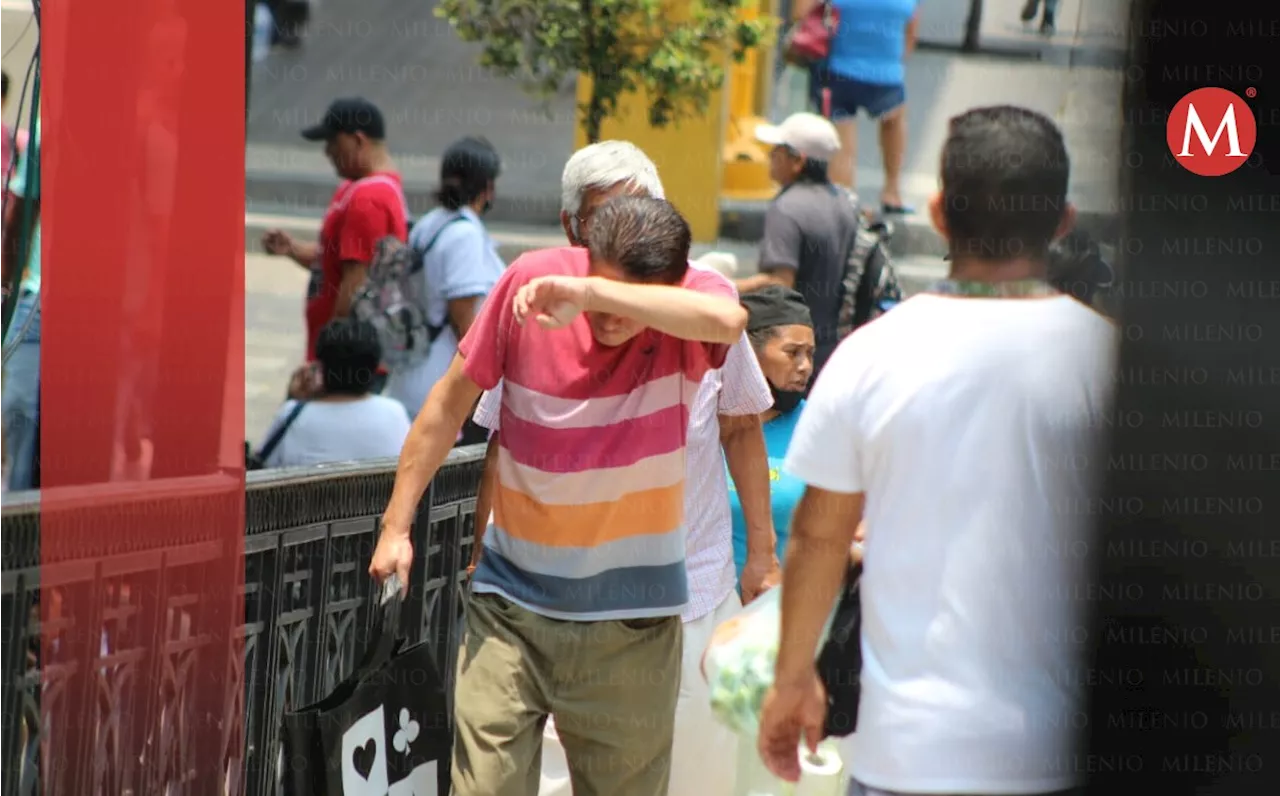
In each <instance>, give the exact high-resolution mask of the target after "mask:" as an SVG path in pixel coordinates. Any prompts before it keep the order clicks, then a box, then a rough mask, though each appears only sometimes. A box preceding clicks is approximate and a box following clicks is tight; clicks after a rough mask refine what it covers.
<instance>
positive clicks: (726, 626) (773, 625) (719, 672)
mask: <svg viewBox="0 0 1280 796" xmlns="http://www.w3.org/2000/svg"><path fill="white" fill-rule="evenodd" d="M782 589H783V587H782V586H778V587H777V588H773V589H770V590H769V591H767V592H765V593H764V594H762V595H760V596H759V597H757V598H756V599H755V600H753V601H751V603H750V604H749V605H748V606H747V607H746V608H744V609H742V612H741V613H739V614H738V615H737V616H735V617H733V618H732V619H730V620H728V621H727V622H724V623H723V624H721V625H720V626H719V627H717V628H716V630H715V632H714V633H712V635H711V641H710V642H708V643H707V649H706V651H705V652H704V653H703V654H702V674H703V676H704V677H705V678H706V680H707V687H708V691H709V692H710V694H711V710H712V712H713V713H714V714H715V716H716V718H717V719H718V720H719V721H720V722H721V723H722V724H724V725H725V726H726V727H728V728H729V729H731V730H733V731H734V732H736V733H739V734H742V735H745V736H747V737H749V738H754V737H756V733H757V731H758V730H759V728H760V707H761V705H762V704H763V702H764V695H765V692H766V691H768V690H769V687H770V686H771V685H773V671H774V664H776V663H777V660H778V639H779V631H780V624H781V621H782ZM830 624H831V619H830V617H828V618H827V625H828V626H829V625H830ZM826 635H827V628H826V627H824V628H823V630H822V638H823V639H825V638H826ZM818 648H819V649H821V644H819V645H818Z"/></svg>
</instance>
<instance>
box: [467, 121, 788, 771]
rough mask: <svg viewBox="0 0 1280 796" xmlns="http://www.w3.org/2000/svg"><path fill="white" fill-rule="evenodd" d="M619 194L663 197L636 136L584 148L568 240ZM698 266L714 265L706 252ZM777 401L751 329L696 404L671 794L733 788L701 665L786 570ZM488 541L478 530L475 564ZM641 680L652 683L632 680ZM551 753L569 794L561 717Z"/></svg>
mask: <svg viewBox="0 0 1280 796" xmlns="http://www.w3.org/2000/svg"><path fill="white" fill-rule="evenodd" d="M621 194H633V195H640V196H650V197H653V198H663V190H662V182H661V180H660V179H659V178H658V169H657V167H655V166H654V164H653V161H651V160H650V159H649V157H648V156H647V155H645V154H644V152H642V151H641V150H640V149H639V148H638V147H637V146H635V145H634V144H632V143H629V142H627V141H601V142H600V143H597V144H591V145H590V146H587V147H584V148H583V149H580V150H578V151H577V152H576V153H574V155H573V156H572V157H571V158H569V161H568V162H567V163H566V164H565V167H564V174H563V176H562V178H561V210H560V223H561V226H563V227H564V231H565V235H567V236H568V238H569V242H570V243H571V244H572V245H574V246H585V245H586V241H587V239H588V238H589V237H590V233H591V218H592V214H593V213H594V212H595V210H596V208H598V207H599V206H600V205H602V204H604V203H605V202H606V201H608V200H609V199H612V198H613V197H615V196H618V195H621ZM693 267H695V268H700V269H702V270H706V271H710V272H715V269H712V268H709V267H707V266H705V265H699V264H697V263H694V264H693ZM725 281H726V282H728V280H725ZM500 404H501V385H499V387H498V388H496V389H494V390H492V391H490V392H487V393H485V395H484V397H483V398H481V400H480V405H479V406H478V407H477V409H476V414H475V422H476V423H477V424H479V425H481V426H484V427H486V428H489V429H493V430H494V431H498V430H499V429H498V426H499V421H498V412H499V407H500ZM772 405H773V397H772V394H771V392H770V390H769V383H768V382H767V381H766V380H765V378H764V374H763V373H761V371H760V366H759V364H758V363H757V361H756V357H755V354H754V353H753V352H752V349H751V347H750V344H749V343H748V342H747V338H746V335H745V334H744V335H743V337H742V339H741V340H740V341H739V343H738V345H736V346H734V347H733V348H732V349H730V351H729V355H728V357H727V358H726V360H725V364H724V367H723V368H721V369H719V370H713V371H710V372H709V373H708V374H707V375H706V377H705V378H704V379H703V381H702V384H701V385H700V387H699V389H698V393H697V395H696V397H695V398H694V401H693V405H692V408H691V409H690V413H689V430H688V448H687V454H686V462H685V464H686V477H685V485H686V486H685V501H684V503H685V518H686V523H687V526H688V528H689V536H688V542H687V545H686V550H687V554H686V555H687V558H686V567H687V570H688V578H689V602H688V604H687V605H686V606H685V609H684V611H683V612H682V615H681V619H682V620H683V622H684V647H683V650H684V651H683V662H682V667H681V668H682V672H681V684H680V696H679V701H678V702H677V706H676V723H675V737H674V740H673V747H672V756H671V784H670V788H669V791H668V792H669V793H671V794H680V795H681V796H683V794H698V796H715V795H716V794H728V793H730V792H731V789H732V784H733V776H734V766H735V761H736V759H737V742H736V739H735V737H734V736H733V735H732V733H730V732H729V731H728V730H727V729H726V728H724V727H723V726H721V725H719V724H718V723H716V721H715V720H714V718H713V717H712V715H711V707H710V699H709V696H708V694H707V690H706V683H705V681H704V680H703V678H702V674H701V672H700V668H699V665H700V661H701V657H702V652H703V650H704V649H705V648H706V646H707V641H708V640H709V639H710V636H711V632H712V631H713V630H714V629H715V627H716V626H717V625H719V624H720V623H721V622H723V621H725V620H726V619H728V618H729V617H731V616H732V615H733V614H734V613H736V612H737V611H738V610H740V609H741V607H742V601H750V600H751V599H752V598H754V597H755V596H756V595H757V594H759V593H760V592H762V591H764V590H765V589H767V588H769V587H770V586H772V585H774V584H776V583H777V581H778V572H779V568H778V559H777V554H776V549H775V546H776V542H775V536H774V529H773V517H772V514H771V513H770V509H769V466H768V457H767V455H766V452H765V445H764V435H763V432H762V431H761V425H760V414H761V413H762V412H764V411H766V410H767V409H769V407H771V406H772ZM722 450H723V455H724V461H727V463H728V465H729V472H730V474H731V475H732V477H733V482H734V486H735V487H736V488H737V490H738V494H739V496H740V498H741V500H742V507H743V515H744V516H745V518H746V523H747V528H748V531H747V533H748V548H749V551H750V552H749V555H748V559H747V563H746V567H745V568H744V570H743V573H742V579H741V590H742V593H741V599H740V598H739V594H738V591H737V590H736V589H735V586H736V585H738V584H737V583H735V581H736V580H737V578H736V574H735V569H734V562H733V529H732V518H731V516H730V509H729V492H728V482H727V479H726V478H725V467H724V463H723V462H722V460H721V451H722ZM496 452H497V445H496V434H495V435H494V438H492V439H491V440H490V443H489V455H488V458H487V460H486V463H485V477H484V485H483V486H482V488H481V494H480V498H479V500H478V506H477V516H482V517H483V516H488V511H489V489H490V488H491V485H492V480H491V476H492V474H493V468H494V467H495V466H496V465H495V459H496ZM482 550H483V545H482V544H481V543H480V542H479V541H477V543H476V545H475V549H474V551H473V554H472V565H473V567H474V565H475V564H476V562H477V561H478V560H479V558H480V556H481V554H482ZM634 685H642V684H632V685H630V686H628V687H632V686H634ZM542 764H543V771H542V787H541V789H540V790H539V796H560V794H569V793H570V792H571V790H572V789H571V781H572V780H573V779H574V778H575V777H574V773H573V764H572V761H567V760H566V757H565V753H564V748H563V746H562V745H561V742H560V738H559V735H558V732H557V730H556V727H555V724H554V719H553V720H552V721H548V722H547V729H546V732H545V733H544V737H543V756H542Z"/></svg>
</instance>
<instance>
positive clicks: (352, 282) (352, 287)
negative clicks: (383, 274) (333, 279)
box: [333, 262, 369, 318]
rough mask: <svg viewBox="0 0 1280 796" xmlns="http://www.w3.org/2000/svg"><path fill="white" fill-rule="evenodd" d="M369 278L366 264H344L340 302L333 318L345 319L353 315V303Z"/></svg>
mask: <svg viewBox="0 0 1280 796" xmlns="http://www.w3.org/2000/svg"><path fill="white" fill-rule="evenodd" d="M368 277H369V266H368V265H366V264H365V263H354V262H353V263H343V264H342V283H341V284H339V285H338V301H337V303H336V304H334V306H333V317H335V318H345V317H347V316H348V315H350V314H351V303H352V302H353V301H355V298H356V293H358V292H359V291H360V288H361V287H363V286H364V281H365V279H367V278H368Z"/></svg>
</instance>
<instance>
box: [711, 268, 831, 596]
mask: <svg viewBox="0 0 1280 796" xmlns="http://www.w3.org/2000/svg"><path fill="white" fill-rule="evenodd" d="M739 300H740V301H741V303H742V306H743V307H745V308H746V310H747V338H748V339H749V340H750V341H751V347H752V348H753V349H754V350H755V353H756V359H757V360H758V361H759V363H760V370H761V371H763V372H764V377H765V379H766V380H767V381H768V382H769V389H770V390H771V391H772V393H773V406H772V407H771V408H769V409H768V410H766V411H765V412H764V413H763V414H762V415H761V418H760V419H761V420H762V421H763V423H764V444H765V451H766V453H767V454H768V457H769V494H770V503H771V507H772V509H773V527H774V530H775V532H776V534H777V537H778V559H779V560H781V559H782V557H783V553H785V552H786V548H787V539H788V538H789V534H788V529H789V528H790V525H791V513H792V511H793V510H794V509H795V506H796V503H798V502H799V500H800V496H801V495H802V494H804V482H803V481H800V480H799V479H797V478H795V477H793V476H791V475H788V474H787V473H786V472H784V471H783V469H782V460H783V458H784V457H785V456H786V454H787V445H788V444H789V443H790V442H791V432H792V431H793V430H794V429H795V426H796V421H797V420H799V418H800V411H801V409H802V408H803V407H804V394H805V390H806V389H807V388H808V386H809V379H810V378H811V377H812V376H813V349H814V337H813V319H812V317H811V316H810V314H809V307H808V306H807V305H806V304H805V302H804V297H803V296H801V295H800V294H799V293H798V292H796V291H795V290H792V289H791V288H788V287H783V286H782V285H776V284H775V285H766V286H765V287H762V288H759V289H758V290H753V291H751V292H749V293H743V294H742V296H741V297H740V299H739ZM729 507H730V510H731V512H732V515H733V563H734V565H735V566H736V567H737V569H738V575H739V577H741V575H742V569H743V567H744V566H745V565H746V562H747V523H746V520H745V519H744V518H743V515H742V505H741V503H740V502H739V500H738V492H737V490H736V489H734V487H733V481H732V479H730V486H729Z"/></svg>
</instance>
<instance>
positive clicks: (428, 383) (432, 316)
mask: <svg viewBox="0 0 1280 796" xmlns="http://www.w3.org/2000/svg"><path fill="white" fill-rule="evenodd" d="M456 215H461V216H462V218H461V219H460V220H458V221H455V222H453V223H451V224H446V222H448V221H449V220H450V219H452V218H453V217H454V216H456ZM437 233H439V235H438V236H437ZM432 238H435V244H434V245H432V246H431V251H429V252H426V254H425V256H424V257H423V263H422V264H423V267H422V276H423V278H424V279H426V290H425V291H424V298H425V301H426V315H427V322H428V323H430V324H433V325H436V326H440V327H442V328H441V331H440V336H439V337H437V338H436V339H435V342H433V343H432V344H431V348H430V349H428V350H427V355H426V356H425V357H423V358H422V359H421V360H420V361H418V362H415V363H413V364H411V365H409V366H408V367H406V368H402V369H399V370H393V371H392V372H391V375H390V377H389V378H388V379H387V385H386V387H385V388H383V390H382V394H383V395H386V396H390V397H392V398H395V399H396V400H398V401H400V402H401V403H403V404H404V406H405V408H406V409H407V410H409V416H410V417H415V416H416V415H417V414H418V409H419V408H420V407H421V406H422V402H423V401H425V400H426V398H427V393H429V392H431V388H432V387H433V386H434V385H435V383H436V382H437V381H439V379H440V377H441V376H443V375H444V374H445V372H446V371H448V370H449V363H451V362H453V357H454V355H455V354H456V353H458V338H457V336H456V335H455V334H454V332H453V326H451V325H450V324H449V302H450V301H454V300H457V299H467V298H474V299H475V301H476V312H477V313H478V312H479V311H480V305H481V303H483V301H484V298H485V296H487V295H489V291H490V290H492V289H493V286H494V285H495V284H497V282H498V279H499V278H501V277H502V272H503V271H504V270H506V266H505V265H504V264H503V262H502V258H501V257H500V256H498V244H497V243H495V242H494V240H493V239H492V238H491V237H489V233H488V231H487V230H486V229H485V226H484V222H483V221H482V220H481V219H480V217H479V216H478V215H476V214H475V212H474V211H472V210H471V208H469V207H467V208H463V209H462V210H460V211H457V212H454V211H449V210H445V209H444V208H441V207H437V208H436V209H434V210H432V211H431V212H430V213H427V214H426V215H425V216H423V217H422V218H421V219H420V220H419V221H418V223H416V224H414V225H413V229H412V230H410V232H409V245H410V246H412V247H413V248H414V249H415V250H417V251H419V252H423V251H426V248H427V244H428V243H430V242H431V239H432Z"/></svg>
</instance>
